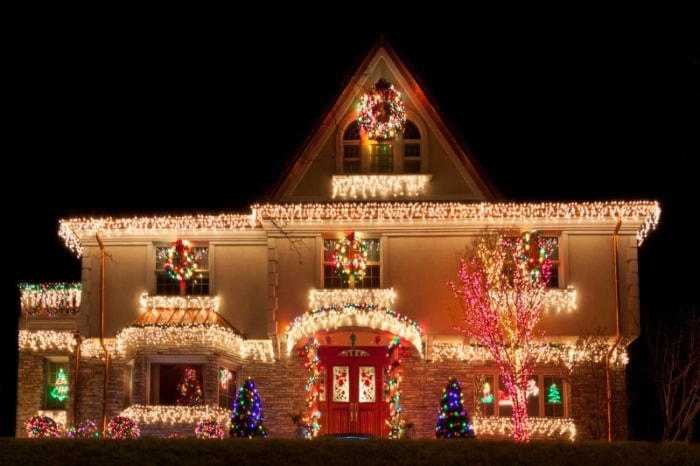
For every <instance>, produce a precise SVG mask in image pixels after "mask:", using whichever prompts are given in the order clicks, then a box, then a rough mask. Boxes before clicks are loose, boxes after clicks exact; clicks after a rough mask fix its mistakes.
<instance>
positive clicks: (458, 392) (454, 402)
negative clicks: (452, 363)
mask: <svg viewBox="0 0 700 466" xmlns="http://www.w3.org/2000/svg"><path fill="white" fill-rule="evenodd" d="M435 438H476V434H475V433H474V431H473V430H472V426H471V424H469V416H467V411H466V409H464V397H463V395H462V386H461V383H460V382H458V381H457V380H455V379H454V378H453V377H450V379H449V383H448V384H447V386H446V387H445V388H444V389H443V391H442V400H441V402H440V414H439V415H438V422H437V426H436V427H435Z"/></svg>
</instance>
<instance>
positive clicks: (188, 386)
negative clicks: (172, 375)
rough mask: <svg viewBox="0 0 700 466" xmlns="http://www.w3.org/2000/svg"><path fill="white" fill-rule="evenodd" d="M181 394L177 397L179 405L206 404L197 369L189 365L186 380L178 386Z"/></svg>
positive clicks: (186, 370)
mask: <svg viewBox="0 0 700 466" xmlns="http://www.w3.org/2000/svg"><path fill="white" fill-rule="evenodd" d="M177 389H178V391H179V392H180V394H179V395H178V397H177V400H176V402H177V404H178V405H179V406H201V405H202V404H204V397H203V395H202V385H201V384H200V383H199V377H197V371H195V370H194V369H192V368H191V367H188V368H186V369H185V380H184V381H183V382H182V383H181V384H178V386H177Z"/></svg>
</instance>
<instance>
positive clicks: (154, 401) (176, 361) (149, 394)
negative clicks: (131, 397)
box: [144, 355, 218, 406]
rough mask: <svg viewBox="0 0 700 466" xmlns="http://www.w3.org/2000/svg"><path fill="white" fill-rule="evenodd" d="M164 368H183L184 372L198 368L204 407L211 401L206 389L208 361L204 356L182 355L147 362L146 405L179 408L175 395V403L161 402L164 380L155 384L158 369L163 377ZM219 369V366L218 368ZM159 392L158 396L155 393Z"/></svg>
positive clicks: (174, 387) (160, 357)
mask: <svg viewBox="0 0 700 466" xmlns="http://www.w3.org/2000/svg"><path fill="white" fill-rule="evenodd" d="M163 366H182V367H183V371H184V369H185V368H186V367H187V366H190V367H192V366H198V368H199V370H198V375H199V378H200V380H199V382H200V384H201V386H202V396H203V400H202V406H204V405H206V404H207V402H208V401H209V400H208V399H207V395H206V393H205V390H204V387H206V386H207V360H206V358H205V357H204V356H200V355H187V356H180V355H157V356H149V357H148V358H147V361H146V367H147V368H148V369H147V374H146V384H145V385H146V387H145V390H146V392H145V394H144V398H145V400H146V405H148V406H177V402H176V400H177V398H176V395H173V403H168V402H167V401H169V400H168V399H167V398H166V400H165V401H166V402H165V403H163V402H161V394H160V385H161V383H162V382H163V380H162V379H159V380H158V384H157V386H156V384H155V383H154V377H156V374H155V372H156V370H155V369H156V368H158V372H159V376H160V377H162V374H160V368H161V367H163ZM217 367H218V366H217ZM217 383H218V381H217ZM173 389H174V390H175V389H176V386H173ZM156 390H157V391H158V393H157V394H156V393H155V391H156Z"/></svg>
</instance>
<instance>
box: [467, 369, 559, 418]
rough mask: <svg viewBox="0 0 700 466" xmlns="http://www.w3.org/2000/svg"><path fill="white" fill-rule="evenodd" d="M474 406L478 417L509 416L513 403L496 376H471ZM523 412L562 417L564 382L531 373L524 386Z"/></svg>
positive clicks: (554, 377)
mask: <svg viewBox="0 0 700 466" xmlns="http://www.w3.org/2000/svg"><path fill="white" fill-rule="evenodd" d="M475 389H476V392H475V400H474V406H475V410H476V413H477V414H478V415H479V416H501V417H511V416H513V402H512V401H511V398H510V396H509V394H508V390H507V389H506V387H505V384H504V383H503V378H502V377H501V376H500V375H495V374H485V375H479V376H477V377H476V378H475ZM527 414H528V416H531V417H564V381H563V378H562V377H558V376H553V375H542V376H540V375H532V376H530V380H529V382H528V388H527Z"/></svg>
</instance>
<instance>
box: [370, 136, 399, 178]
mask: <svg viewBox="0 0 700 466" xmlns="http://www.w3.org/2000/svg"><path fill="white" fill-rule="evenodd" d="M369 147H370V148H369V172H370V173H392V172H393V171H394V145H393V144H391V143H390V142H377V143H376V144H372V145H370V146H369Z"/></svg>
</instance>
